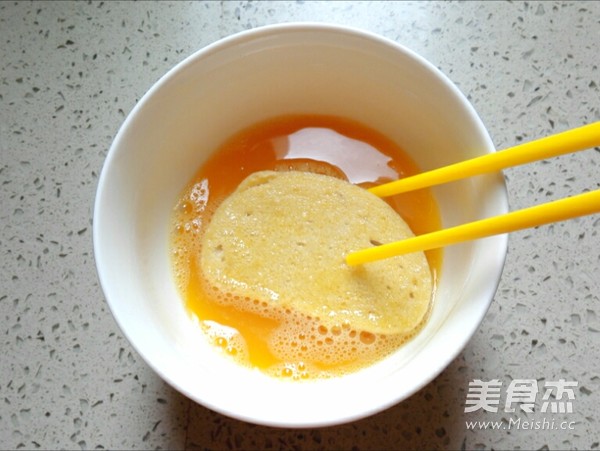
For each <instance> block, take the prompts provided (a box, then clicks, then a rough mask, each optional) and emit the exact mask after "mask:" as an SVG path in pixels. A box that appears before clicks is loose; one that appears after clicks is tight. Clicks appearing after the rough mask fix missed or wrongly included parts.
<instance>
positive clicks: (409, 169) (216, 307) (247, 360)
mask: <svg viewBox="0 0 600 451" xmlns="http://www.w3.org/2000/svg"><path fill="white" fill-rule="evenodd" d="M262 170H284V171H285V170H301V171H312V172H317V173H321V174H327V175H331V176H335V177H338V178H342V179H346V180H348V181H349V182H351V183H354V184H357V185H359V186H363V187H369V186H373V185H376V184H381V183H385V182H387V181H391V180H396V179H398V178H403V177H407V176H410V175H413V174H416V173H418V172H419V170H418V168H417V167H416V165H415V164H414V162H412V160H411V159H410V158H409V157H408V156H407V155H406V154H405V153H404V152H403V151H402V150H401V149H400V148H399V147H398V146H397V145H396V144H395V143H393V142H392V141H390V140H389V139H387V138H386V137H384V136H383V135H381V134H379V133H378V132H375V131H373V130H371V129H369V128H367V127H365V126H362V125H361V124H358V123H356V122H353V121H350V120H346V119H342V118H339V117H332V116H316V115H293V116H284V117H278V118H275V119H272V120H269V121H266V122H262V123H260V124H257V125H255V126H253V127H251V128H248V129H246V130H244V131H242V132H240V133H238V134H237V135H235V136H234V137H232V138H231V139H229V140H228V141H227V142H226V143H225V144H224V145H223V146H221V148H219V149H218V150H217V152H215V153H214V154H213V155H212V156H211V157H210V158H209V160H208V161H207V162H206V163H205V164H204V165H203V166H202V167H201V168H200V170H199V171H198V172H197V174H196V175H195V176H194V177H193V179H192V181H191V182H190V183H189V184H188V186H187V188H186V189H185V190H184V192H183V193H182V194H181V196H180V198H179V201H178V203H177V205H176V207H175V211H174V215H173V225H172V231H171V237H170V238H171V240H170V249H171V255H172V266H173V268H174V274H175V278H176V281H177V285H178V288H179V291H180V293H181V294H182V296H183V298H184V301H185V303H186V305H187V307H188V309H189V310H190V311H191V312H192V313H193V314H194V315H195V316H196V317H197V318H198V320H199V322H200V325H201V327H202V329H203V330H204V331H205V333H206V335H207V337H208V338H209V340H211V342H212V343H213V344H214V345H215V346H216V347H218V348H221V349H222V351H223V352H224V353H226V354H229V355H231V356H232V357H233V358H235V359H236V360H237V361H238V362H240V363H242V364H245V365H249V366H251V367H255V368H259V369H260V370H262V371H264V372H266V373H268V374H271V375H274V376H278V377H284V378H292V379H310V378H319V377H330V376H339V375H342V374H346V373H349V372H353V371H356V370H358V369H360V368H364V367H366V366H368V365H370V364H372V363H374V362H376V361H378V360H381V359H382V358H384V357H385V356H387V355H389V354H390V353H392V352H393V351H394V350H396V349H397V348H398V347H399V346H400V345H402V343H404V342H405V341H406V340H407V339H408V338H410V337H407V336H405V335H379V334H378V335H374V334H371V333H368V332H361V331H359V330H354V329H353V328H352V327H351V326H350V325H349V324H340V325H337V326H335V327H330V328H327V327H325V326H324V325H322V324H320V323H319V320H318V318H311V317H308V316H303V315H300V314H298V313H296V312H292V311H290V310H279V309H277V308H275V307H273V306H270V305H268V304H267V303H266V302H264V301H261V300H259V299H249V298H243V299H241V298H239V297H237V296H236V297H234V296H231V295H228V294H227V293H219V292H216V291H215V289H213V288H211V287H209V286H207V284H206V283H205V281H204V279H203V277H202V274H201V269H200V267H199V255H200V250H201V249H200V247H201V241H202V233H203V227H204V225H206V224H208V222H209V221H210V218H211V215H212V213H213V212H214V211H215V209H216V208H217V207H218V205H219V204H220V203H221V202H222V201H223V200H224V199H225V198H226V197H227V196H228V195H229V194H231V193H232V192H233V191H234V190H235V189H236V188H237V186H238V185H239V184H240V183H241V182H242V181H243V180H244V179H245V178H246V177H247V176H248V175H250V174H252V173H254V172H257V171H262ZM386 201H387V202H388V203H389V204H390V205H391V206H392V208H394V209H395V210H396V211H397V212H398V213H399V214H400V215H401V216H402V218H403V219H404V220H405V221H406V222H407V224H408V225H409V226H410V228H411V229H412V231H413V232H414V233H415V234H416V235H419V234H423V233H427V232H430V231H434V230H438V229H439V228H440V218H439V212H438V208H437V205H436V202H435V200H434V198H433V195H432V193H431V191H430V190H429V189H424V190H418V191H414V192H410V193H405V194H401V195H397V196H393V197H390V198H387V199H386ZM426 257H427V260H428V263H429V266H430V268H431V272H432V277H433V283H434V287H435V283H436V278H437V274H438V273H439V269H440V267H441V260H442V251H441V250H432V251H427V252H426ZM417 329H418V328H417ZM415 332H416V331H415ZM415 332H413V333H412V335H414V333H415ZM412 335H411V336H412Z"/></svg>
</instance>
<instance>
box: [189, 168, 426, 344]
mask: <svg viewBox="0 0 600 451" xmlns="http://www.w3.org/2000/svg"><path fill="white" fill-rule="evenodd" d="M410 236H413V233H412V232H411V230H410V228H409V227H408V225H407V224H406V223H405V222H404V221H403V219H402V218H401V217H400V215H398V214H397V213H396V212H395V211H394V210H393V209H392V208H391V207H390V206H389V205H388V204H387V203H385V202H384V201H383V200H381V199H379V198H378V197H376V196H374V195H372V194H371V193H369V192H367V191H366V190H364V189H362V188H360V187H357V186H355V185H352V184H350V183H348V182H346V181H343V180H340V179H337V178H334V177H330V176H326V175H320V174H314V173H308V172H296V171H291V172H273V171H263V172H257V173H254V174H252V175H250V176H249V177H248V178H247V179H246V180H244V181H243V182H242V183H241V184H240V185H239V187H238V188H237V190H236V191H235V192H233V193H232V194H231V195H230V196H229V197H228V198H227V199H225V200H224V201H223V203H222V204H221V205H220V206H219V207H218V208H217V209H216V211H215V213H214V215H213V217H212V219H211V221H210V223H209V225H208V226H207V228H206V231H205V234H204V236H203V241H202V250H201V255H200V266H201V268H202V271H203V275H204V278H205V279H206V281H207V282H208V283H209V284H210V285H212V286H213V287H214V288H216V289H217V290H219V291H221V292H222V293H225V294H229V295H231V296H234V297H235V296H237V297H240V298H242V299H244V298H247V299H252V300H255V299H257V300H260V301H266V302H268V303H269V304H270V305H271V306H275V307H279V308H282V309H293V310H294V311H296V312H300V313H302V314H304V315H307V316H310V317H312V318H319V320H320V321H321V322H322V323H323V324H325V325H329V326H335V325H337V326H339V325H342V324H344V323H346V324H348V325H350V326H351V327H353V328H354V329H356V330H361V331H366V332H371V333H383V334H407V333H410V332H411V331H412V330H413V329H415V328H416V327H417V326H419V325H420V323H421V322H422V321H423V319H424V317H425V315H426V314H427V311H428V309H429V304H430V301H431V296H432V277H431V272H430V269H429V266H428V264H427V260H426V258H425V255H424V254H423V253H422V252H420V253H413V254H408V255H403V256H398V257H393V258H390V259H386V260H382V261H379V262H373V263H369V264H365V265H361V266H352V267H351V266H348V265H347V264H346V262H345V257H346V255H347V254H348V253H349V252H351V251H354V250H358V249H363V248H367V247H370V246H373V245H377V244H379V243H386V242H390V241H396V240H400V239H404V238H407V237H410Z"/></svg>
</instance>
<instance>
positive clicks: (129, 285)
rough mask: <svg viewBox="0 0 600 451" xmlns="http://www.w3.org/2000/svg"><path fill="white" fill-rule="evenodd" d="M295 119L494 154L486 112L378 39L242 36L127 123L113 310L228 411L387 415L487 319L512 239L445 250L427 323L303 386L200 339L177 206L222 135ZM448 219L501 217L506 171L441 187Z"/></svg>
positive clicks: (408, 143) (103, 234) (153, 94)
mask: <svg viewBox="0 0 600 451" xmlns="http://www.w3.org/2000/svg"><path fill="white" fill-rule="evenodd" d="M286 113H321V114H331V115H338V116H344V117H348V118H351V119H354V120H358V121H360V122H362V123H363V124H365V125H367V126H370V127H372V128H375V129H377V130H379V131H380V132H382V133H384V134H385V135H387V136H388V137H390V138H391V139H393V140H394V141H396V142H397V143H398V144H399V145H400V146H401V147H402V148H404V149H405V150H406V151H407V152H408V153H409V154H410V155H411V156H412V157H413V159H414V160H415V161H416V162H417V164H418V165H419V166H420V168H421V169H422V170H427V169H432V168H435V167H439V166H442V165H446V164H449V163H452V162H457V161H460V160H464V159H466V158H470V157H474V156H476V155H479V154H485V153H490V152H493V151H494V147H493V144H492V142H491V140H490V138H489V136H488V134H487V132H486V129H485V127H484V125H483V124H482V123H481V121H480V119H479V118H478V116H477V114H476V113H475V111H474V110H473V108H472V107H471V105H470V104H469V103H468V101H467V100H466V99H465V97H464V96H463V95H462V94H461V93H460V92H459V91H458V90H457V88H456V87H455V86H454V85H453V84H452V83H451V82H450V81H449V80H448V79H447V78H446V77H445V76H444V75H443V74H442V73H440V71H438V70H437V69H436V68H435V67H434V66H433V65H431V64H430V63H428V62H427V61H425V60H424V59H423V58H421V57H419V56H418V55H416V54H415V53H413V52H411V51H410V50H408V49H406V48H404V47H402V46H400V45H398V44H396V43H394V42H392V41H389V40H387V39H384V38H382V37H379V36H376V35H373V34H370V33H367V32H363V31H358V30H354V29H349V28H345V27H339V26H332V25H323V24H285V25H274V26H268V27H264V28H259V29H254V30H251V31H246V32H242V33H240V34H237V35H234V36H231V37H228V38H225V39H222V40H220V41H218V42H216V43H214V44H212V45H209V46H208V47H206V48H204V49H202V50H200V51H198V52H196V53H195V54H193V55H192V56H190V57H189V58H187V59H185V60H184V61H183V62H181V63H180V64H178V65H177V66H176V67H174V68H173V69H172V70H171V71H169V72H168V73H167V74H166V75H165V76H164V77H162V78H161V79H160V80H159V81H158V82H157V83H156V84H155V85H154V86H153V87H152V88H151V89H150V90H149V91H148V93H147V94H146V95H145V96H144V97H143V98H142V99H141V100H140V102H139V103H138V104H137V105H136V107H135V108H134V109H133V111H132V112H131V113H130V114H129V116H128V117H127V119H126V121H125V123H124V124H123V126H122V127H121V129H120V130H119V133H118V134H117V136H116V138H115V140H114V143H113V144H112V147H111V149H110V151H109V154H108V157H107V159H106V163H105V165H104V168H103V170H102V174H101V177H100V181H99V185H98V191H97V197H96V204H95V210H94V249H95V256H96V264H97V268H98V274H99V277H100V281H101V284H102V288H103V290H104V293H105V295H106V299H107V301H108V304H109V305H110V309H111V310H112V313H113V315H114V317H115V318H116V321H117V323H118V324H119V326H120V327H121V329H122V331H123V333H124V334H125V336H126V337H127V338H128V340H129V341H130V342H131V344H132V346H133V347H134V348H135V349H136V350H137V352H138V353H139V354H140V355H141V356H142V357H143V358H144V360H145V361H146V362H147V363H148V365H150V366H151V367H152V368H153V369H154V370H155V371H156V372H157V373H158V374H159V375H160V376H161V377H162V378H163V379H164V380H165V381H167V382H168V383H169V384H171V385H172V386H173V387H175V388H176V389H177V390H179V391H180V392H182V393H183V394H185V395H186V396H188V397H189V398H191V399H193V400H194V401H196V402H198V403H201V404H203V405H205V406H207V407H209V408H211V409H214V410H216V411H218V412H221V413H223V414H226V415H229V416H232V417H235V418H238V419H242V420H246V421H250V422H254V423H259V424H265V425H272V426H285V427H310V426H324V425H331V424H336V423H342V422H347V421H351V420H354V419H358V418H361V417H365V416H368V415H371V414H374V413H376V412H379V411H381V410H383V409H385V408H387V407H389V406H391V405H393V404H395V403H398V402H400V401H402V400H403V399H405V398H407V397H408V396H410V395H411V394H413V393H414V392H416V391H417V390H419V389H420V388H421V387H423V386H424V385H426V384H427V383H429V382H430V381H431V380H432V379H433V378H434V377H435V376H437V375H438V374H439V373H440V372H441V371H442V370H443V369H444V368H445V367H446V366H447V365H448V364H449V363H450V362H451V361H452V360H453V359H454V358H455V357H456V356H457V355H458V354H459V352H460V351H461V350H462V349H463V347H464V346H465V344H466V343H467V342H468V340H469V339H470V337H471V336H472V334H473V333H474V332H475V331H476V329H477V328H478V326H479V324H480V322H481V320H482V319H483V316H484V315H485V313H486V311H487V309H488V306H489V304H490V302H491V300H492V298H493V296H494V293H495V290H496V287H497V284H498V282H499V279H500V275H501V272H502V267H503V264H504V258H505V254H506V248H507V239H506V236H497V237H492V238H486V239H483V240H479V241H476V242H470V243H465V244H461V245H455V246H452V247H449V248H447V249H446V250H445V254H444V262H443V266H442V271H441V280H440V282H439V286H438V290H437V294H436V298H435V302H434V307H433V312H432V315H431V318H430V319H429V321H428V323H427V325H426V326H425V327H424V329H423V330H422V331H421V332H420V333H419V334H418V335H417V336H416V337H415V338H414V339H413V340H412V341H410V342H409V343H408V344H406V345H405V346H404V347H402V348H401V349H400V350H398V351H397V352H396V353H394V354H393V355H391V356H390V357H389V358H387V359H385V360H383V361H382V362H380V363H378V364H376V365H374V366H372V367H370V368H367V369H365V370H363V371H360V372H357V373H355V374H352V375H349V376H345V377H341V378H337V379H331V380H322V381H314V382H307V383H293V382H286V381H281V380H276V379H273V378H270V377H267V376H265V375H263V374H262V373H260V372H257V371H251V370H249V369H246V368H243V367H241V366H238V365H237V364H235V363H233V362H231V361H229V360H228V359H226V358H224V357H222V356H221V355H219V354H218V353H217V352H215V351H214V350H213V349H212V348H211V347H210V346H209V345H207V344H204V343H203V340H201V337H199V331H198V328H197V327H196V325H195V324H194V323H193V321H192V320H191V319H190V316H189V315H188V313H187V312H186V310H185V308H184V305H183V302H182V300H181V299H180V297H179V296H178V293H177V290H176V288H175V285H174V282H173V279H172V277H171V272H170V266H169V258H168V249H167V236H168V224H169V216H170V214H171V212H172V208H173V206H174V204H175V200H176V198H177V196H178V194H179V193H180V191H181V190H182V188H183V187H184V185H185V184H186V183H187V182H188V181H189V180H190V178H191V177H192V175H193V174H194V173H195V172H196V170H197V169H198V167H199V166H200V165H201V164H202V163H203V162H204V161H205V160H206V159H207V157H208V156H209V155H210V154H211V152H213V151H214V150H215V149H216V148H217V147H218V146H219V144H220V143H222V142H223V141H224V140H225V139H226V138H228V137H229V136H231V135H232V134H233V133H235V132H237V131H239V130H240V129H242V128H245V127H247V126H249V125H251V124H253V123H256V122H258V121H260V120H262V119H266V118H269V117H273V116H277V115H281V114H286ZM434 193H435V195H436V198H437V200H438V203H439V206H440V210H441V215H442V221H443V225H444V226H445V227H448V226H452V225H456V224H460V223H464V222H468V221H472V220H475V219H478V218H482V217H487V216H492V215H496V214H501V213H505V212H507V210H508V206H507V195H506V190H505V185H504V180H503V177H502V176H501V174H494V175H486V176H479V177H474V178H471V179H468V180H463V181H460V182H454V183H451V184H448V185H445V186H442V187H438V188H435V190H434Z"/></svg>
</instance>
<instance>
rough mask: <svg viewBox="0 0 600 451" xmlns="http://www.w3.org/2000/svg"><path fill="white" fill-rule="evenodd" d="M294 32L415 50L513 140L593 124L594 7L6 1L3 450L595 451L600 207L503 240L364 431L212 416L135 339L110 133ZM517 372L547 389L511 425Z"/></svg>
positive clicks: (497, 136)
mask: <svg viewBox="0 0 600 451" xmlns="http://www.w3.org/2000/svg"><path fill="white" fill-rule="evenodd" d="M289 21H319V22H334V23H338V24H345V25H352V26H356V27H359V28H364V29H367V30H370V31H373V32H376V33H379V34H382V35H383V36H386V37H388V38H391V39H393V40H395V41H397V42H399V43H401V44H404V45H406V46H407V47H409V48H411V49H413V50H414V51H416V52H417V53H420V54H421V55H422V56H424V57H425V58H427V59H429V60H430V61H431V62H432V63H433V64H435V65H436V66H438V67H439V68H440V69H441V70H442V71H443V72H444V73H446V75H448V76H449V77H450V79H451V80H452V81H453V82H455V83H456V85H457V86H458V87H459V88H460V89H461V90H462V92H463V93H465V95H466V96H467V97H468V98H469V99H470V100H471V102H472V103H473V105H474V107H475V109H476V110H477V111H478V113H479V114H480V116H481V118H482V120H483V122H484V123H485V125H486V126H487V127H488V130H489V133H490V136H491V137H492V139H493V141H494V143H495V145H496V146H497V148H499V149H500V148H503V147H507V146H510V145H512V144H515V143H518V142H521V141H527V140H530V139H534V138H537V137H541V136H544V135H546V134H549V133H552V132H558V131H561V130H565V129H567V128H569V127H575V126H578V125H583V124H585V123H590V122H593V121H598V120H600V69H599V66H600V2H565V3H563V2H539V3H538V2H519V1H515V2H510V3H509V2H464V3H446V2H398V3H395V2H381V3H379V2H375V3H372V2H310V1H306V2H294V3H292V2H234V1H231V2H217V1H212V2H166V3H160V2H141V3H134V2H92V3H88V2H58V3H53V2H33V3H30V2H1V3H0V344H1V354H0V362H1V363H0V448H2V449H5V448H7V449H13V448H25V449H33V448H42V449H55V448H68V449H73V448H74V449H79V448H110V449H115V448H127V449H134V448H135V449H140V448H141V449H147V448H170V449H173V448H184V447H185V448H198V449H230V448H231V449H434V448H435V449H465V448H466V449H474V448H477V449H514V448H521V449H571V448H580V449H593V448H598V447H599V446H600V445H599V442H600V432H599V431H600V409H599V408H598V406H599V404H600V374H599V373H600V363H599V362H600V358H599V354H600V311H599V309H600V299H599V293H600V281H599V279H600V276H599V274H600V237H599V236H598V232H599V231H600V225H599V224H600V217H599V216H598V215H595V216H588V217H585V218H581V219H577V220H571V221H568V222H564V223H560V224H555V225H551V226H545V227H540V228H537V229H533V230H527V231H522V232H518V233H514V234H513V235H511V237H510V244H509V254H508V258H507V261H506V267H505V270H504V274H503V277H502V281H501V283H500V286H499V288H498V292H497V294H496V296H495V299H494V302H493V304H492V307H491V309H490V311H489V313H488V315H487V317H486V319H485V321H484V322H483V324H482V326H481V328H480V329H479V331H478V332H477V333H476V334H475V335H474V336H473V338H472V340H471V341H470V343H469V344H468V346H467V347H466V349H465V350H464V352H463V353H462V354H461V355H460V356H459V357H458V358H457V359H456V360H455V361H454V362H453V363H452V364H451V365H450V366H449V367H448V368H447V369H446V370H445V371H444V372H443V373H442V374H441V375H440V376H439V377H438V378H437V379H435V380H434V381H433V382H432V383H430V384H429V385H427V386H426V387H425V388H424V389H422V390H421V391H420V392H418V393H417V394H415V395H414V396H413V397H411V398H410V399H408V400H407V401H405V402H403V403H401V404H399V405H397V406H395V407H393V408H390V409H388V410H386V411H384V412H382V413H380V414H378V415H375V416H373V417H371V418H367V419H364V420H360V421H357V422H354V423H350V424H346V425H341V426H336V427H330V428H324V429H314V430H313V429H306V430H291V429H290V430H285V429H271V428H268V427H262V426H255V425H250V424H246V423H243V422H241V421H237V420H233V419H230V418H227V417H224V416H222V415H219V414H216V413H213V412H211V411H209V410H207V409H206V408H204V407H202V406H199V405H197V404H195V403H193V402H191V401H189V400H188V399H187V398H185V397H184V396H183V395H181V394H179V393H178V392H176V391H174V390H173V389H171V388H170V387H169V386H168V385H166V384H165V383H164V382H163V381H162V380H161V379H160V378H159V377H158V376H156V375H155V373H153V371H152V370H150V369H149V368H148V367H147V366H146V364H145V363H144V362H143V361H142V360H141V359H140V357H139V356H138V355H137V354H136V353H135V351H134V350H132V348H131V347H130V345H129V344H128V342H127V341H126V340H125V339H124V338H123V336H122V334H121V332H120V330H119V329H118V328H117V326H116V324H115V322H114V320H113V318H112V316H111V314H110V312H109V310H108V308H107V304H106V301H105V299H104V296H103V293H102V291H101V289H100V287H99V284H98V279H97V276H96V269H95V265H94V255H93V248H92V239H91V238H92V236H91V230H92V207H93V201H94V195H95V189H96V185H97V182H98V175H99V173H100V171H101V168H102V164H103V161H104V158H105V157H106V154H107V150H108V148H109V146H110V144H111V141H112V139H113V137H114V136H115V134H116V132H117V130H118V128H119V126H120V125H121V123H122V121H123V119H124V118H125V116H126V114H127V113H128V112H129V111H130V110H131V109H132V108H133V106H134V105H135V103H136V101H137V100H138V99H139V98H140V97H141V96H142V95H143V94H144V93H145V91H146V90H147V89H148V88H149V87H150V86H151V85H152V84H153V83H154V82H155V81H156V80H157V79H158V78H159V77H160V76H161V75H163V74H164V73H165V72H166V71H167V70H168V69H169V68H170V67H172V66H173V65H174V64H176V63H177V62H179V61H181V60H182V59H183V58H185V57H186V56H188V55H190V54H191V53H193V52H194V51H196V50H198V49H200V48H202V47H203V46H205V45H207V44H209V43H211V42H213V41H215V40H217V39H219V38H221V37H224V36H226V35H229V34H232V33H235V32H237V31H241V30H244V29H248V28H253V27H257V26H260V25H265V24H271V23H278V22H289ZM599 165H600V149H599V148H596V149H591V150H588V151H585V152H579V153H577V154H573V155H570V156H564V157H560V158H556V159H553V160H550V161H542V162H538V163H535V164H531V165H528V166H525V167H521V168H517V169H511V170H508V171H506V176H507V184H508V190H509V195H510V203H511V208H512V209H518V208H522V207H525V206H529V205H534V204H537V203H541V202H545V201H548V200H552V199H558V198H561V197H565V196H568V195H572V194H576V193H579V192H583V191H585V190H592V189H597V188H598V187H599V186H600V175H599V172H600V171H599V169H600V167H599ZM475 379H480V380H483V381H490V380H494V379H498V380H499V381H501V382H502V384H503V385H502V391H501V400H500V403H499V406H498V409H497V412H489V411H485V410H483V409H479V410H477V411H475V412H465V411H464V410H465V405H466V404H465V402H466V396H467V392H468V390H469V382H472V381H474V380H475ZM522 379H530V380H535V381H536V383H537V385H538V386H539V388H540V390H541V391H540V393H539V394H538V395H537V398H536V406H535V407H536V410H535V411H534V412H533V413H525V412H523V411H521V410H520V409H519V405H516V411H515V412H514V413H511V412H508V411H507V410H506V408H505V404H504V401H505V399H506V398H507V396H508V391H507V390H508V387H509V384H510V383H511V381H514V380H522ZM560 379H563V380H566V381H575V382H577V384H578V385H577V387H576V388H575V390H574V391H573V397H574V399H572V400H571V407H572V412H566V413H550V411H549V410H548V411H547V412H546V413H543V412H541V408H542V405H543V402H544V400H543V387H544V384H545V383H546V382H548V381H550V382H552V381H558V380H560ZM551 399H552V398H551ZM565 399H566V398H564V397H563V398H562V399H561V402H562V401H565ZM557 402H558V401H557ZM563 405H564V404H563ZM519 419H520V420H521V422H520V423H518V424H517V423H516V421H517V420H519ZM543 420H546V421H548V422H549V423H550V422H551V421H553V422H554V423H553V425H554V426H555V428H554V429H552V428H549V427H548V426H545V425H544V424H543ZM467 421H500V422H502V423H501V425H503V426H504V427H501V428H500V429H497V430H493V429H491V427H488V428H485V427H484V426H483V425H482V426H480V427H468V425H467V424H466V422H467ZM527 421H529V422H533V423H530V427H531V428H533V430H530V429H525V427H526V426H525V423H526V422H527ZM535 421H539V422H540V424H539V425H538V427H537V428H536V427H535ZM563 422H565V423H563ZM562 426H565V428H562Z"/></svg>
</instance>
